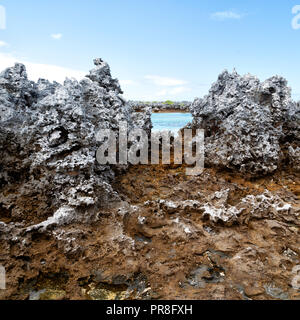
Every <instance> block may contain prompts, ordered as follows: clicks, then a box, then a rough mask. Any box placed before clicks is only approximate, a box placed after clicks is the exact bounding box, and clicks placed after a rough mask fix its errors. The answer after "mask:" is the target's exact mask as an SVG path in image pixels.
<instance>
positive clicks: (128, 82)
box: [119, 80, 137, 86]
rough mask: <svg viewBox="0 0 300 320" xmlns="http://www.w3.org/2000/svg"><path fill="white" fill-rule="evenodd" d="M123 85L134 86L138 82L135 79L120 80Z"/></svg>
mask: <svg viewBox="0 0 300 320" xmlns="http://www.w3.org/2000/svg"><path fill="white" fill-rule="evenodd" d="M119 82H120V85H121V86H134V85H137V83H136V82H135V81H133V80H119Z"/></svg>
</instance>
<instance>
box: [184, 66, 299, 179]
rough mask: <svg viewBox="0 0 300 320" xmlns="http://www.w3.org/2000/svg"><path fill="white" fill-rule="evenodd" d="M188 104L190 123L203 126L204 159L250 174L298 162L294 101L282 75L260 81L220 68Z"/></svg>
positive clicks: (297, 134) (195, 126)
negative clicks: (205, 91)
mask: <svg viewBox="0 0 300 320" xmlns="http://www.w3.org/2000/svg"><path fill="white" fill-rule="evenodd" d="M190 109H191V112H192V115H193V117H194V120H193V124H192V127H194V128H201V129H205V135H206V137H205V148H206V163H207V164H210V165H215V166H220V167H226V168H230V169H234V170H238V171H240V172H243V173H247V174H251V175H260V174H268V173H271V172H273V171H275V170H276V169H277V168H278V167H279V166H280V165H281V164H283V163H291V164H292V165H293V166H296V167H298V168H299V127H300V121H299V120H300V117H299V103H298V104H297V103H295V102H293V101H292V99H291V90H290V88H289V87H288V86H287V81H286V80H285V79H284V78H282V77H279V76H275V77H272V78H270V79H268V80H266V81H264V82H260V81H259V80H258V79H257V78H256V77H254V76H252V75H249V74H248V75H245V76H240V75H239V74H237V73H236V72H235V71H234V72H233V73H229V72H227V71H225V72H223V73H222V74H220V76H219V78H218V80H217V82H215V83H214V84H213V85H212V87H211V89H210V91H209V94H208V95H207V96H205V97H204V98H203V99H196V100H195V101H194V102H193V104H192V105H191V108H190Z"/></svg>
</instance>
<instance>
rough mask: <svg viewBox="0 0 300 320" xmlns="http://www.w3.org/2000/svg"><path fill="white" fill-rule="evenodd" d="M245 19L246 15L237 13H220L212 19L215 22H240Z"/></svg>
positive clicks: (229, 11) (214, 14)
mask: <svg viewBox="0 0 300 320" xmlns="http://www.w3.org/2000/svg"><path fill="white" fill-rule="evenodd" d="M243 17H244V14H242V13H238V12H235V11H231V10H228V11H219V12H214V13H212V14H211V18H212V19H214V20H220V21H223V20H240V19H242V18H243Z"/></svg>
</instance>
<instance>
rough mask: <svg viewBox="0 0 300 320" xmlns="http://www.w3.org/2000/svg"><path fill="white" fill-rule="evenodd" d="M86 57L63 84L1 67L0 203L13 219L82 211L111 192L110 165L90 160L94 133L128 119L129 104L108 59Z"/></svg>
mask: <svg viewBox="0 0 300 320" xmlns="http://www.w3.org/2000/svg"><path fill="white" fill-rule="evenodd" d="M94 63H95V68H94V69H93V70H91V71H90V74H89V75H88V76H87V77H86V78H84V79H83V80H81V81H80V82H77V81H76V80H70V79H66V81H65V82H64V84H63V85H61V84H58V83H50V82H48V81H47V80H39V81H38V82H37V83H34V82H32V81H29V80H28V78H27V74H26V69H25V66H24V65H22V64H16V65H15V66H14V67H12V68H9V69H6V70H5V71H4V72H2V73H1V75H0V154H1V157H0V168H1V170H0V207H1V209H3V210H5V211H6V212H7V213H8V214H9V215H10V216H11V217H12V218H13V220H20V221H22V220H24V219H25V220H27V221H30V222H31V223H34V222H36V221H38V222H39V221H43V220H44V218H45V217H50V216H52V215H53V214H54V213H55V212H58V213H59V214H58V215H56V216H59V217H60V218H61V217H62V216H64V215H62V214H61V213H62V212H65V213H66V214H67V215H68V217H69V218H70V219H73V218H74V216H76V212H77V213H78V212H79V211H80V212H81V214H82V215H85V213H87V215H88V216H89V215H90V211H91V210H92V211H94V209H95V208H97V207H99V206H104V205H110V204H111V203H113V202H114V201H116V200H118V195H117V193H116V192H114V191H113V190H112V187H111V185H110V181H111V179H113V176H114V173H113V171H112V170H111V168H110V167H109V166H100V165H99V164H98V163H97V161H96V157H95V154H96V150H97V148H98V147H99V144H98V143H97V141H96V139H95V133H96V132H97V131H98V130H99V129H100V128H101V129H103V128H105V129H113V130H118V128H119V121H127V122H128V125H129V127H131V126H132V121H131V109H130V107H129V106H128V105H127V104H126V102H125V101H124V99H123V98H122V96H121V95H120V94H121V93H122V91H121V88H120V86H119V83H118V80H115V79H112V77H111V74H110V69H109V66H108V64H107V63H105V62H103V61H102V60H101V59H96V60H95V61H94ZM61 208H63V209H61ZM75 209H76V210H77V209H80V210H79V211H78V210H77V211H76V210H75ZM75 211H76V212H75ZM63 220H65V217H64V218H63Z"/></svg>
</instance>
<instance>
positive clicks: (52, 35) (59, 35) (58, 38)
mask: <svg viewBox="0 0 300 320" xmlns="http://www.w3.org/2000/svg"><path fill="white" fill-rule="evenodd" d="M62 36H63V35H62V34H61V33H53V34H51V38H52V39H54V40H60V39H61V38H62Z"/></svg>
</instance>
